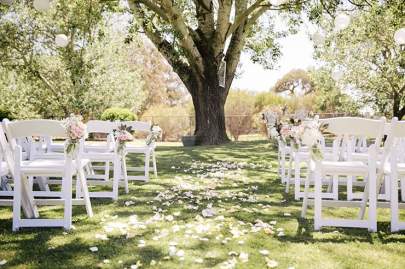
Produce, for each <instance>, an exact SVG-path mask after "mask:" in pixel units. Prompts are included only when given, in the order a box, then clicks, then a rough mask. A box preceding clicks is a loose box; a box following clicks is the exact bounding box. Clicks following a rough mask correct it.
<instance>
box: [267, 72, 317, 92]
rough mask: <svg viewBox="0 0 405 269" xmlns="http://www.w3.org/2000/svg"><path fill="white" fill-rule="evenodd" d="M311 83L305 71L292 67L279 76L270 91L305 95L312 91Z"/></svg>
mask: <svg viewBox="0 0 405 269" xmlns="http://www.w3.org/2000/svg"><path fill="white" fill-rule="evenodd" d="M313 88H314V86H313V83H312V80H311V77H310V76H309V74H308V73H307V71H305V70H302V69H293V70H291V71H290V72H288V73H287V74H285V75H284V76H283V77H282V78H280V79H279V80H278V81H277V82H276V84H275V85H274V87H273V88H272V89H271V91H274V92H276V93H283V92H287V93H288V94H289V95H305V94H308V93H310V92H312V91H313Z"/></svg>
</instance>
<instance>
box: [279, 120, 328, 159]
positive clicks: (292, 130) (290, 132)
mask: <svg viewBox="0 0 405 269" xmlns="http://www.w3.org/2000/svg"><path fill="white" fill-rule="evenodd" d="M326 128H327V124H322V123H320V122H319V119H318V118H314V119H311V120H309V119H308V120H305V121H301V120H296V119H291V120H290V123H289V124H285V125H283V126H282V127H281V129H280V137H281V139H282V140H283V141H284V143H287V142H290V144H291V147H292V148H293V149H294V150H298V148H299V147H300V146H307V147H308V148H309V150H310V152H311V155H312V158H313V159H314V160H320V159H322V157H323V156H322V140H323V135H322V133H323V132H324V131H325V130H326Z"/></svg>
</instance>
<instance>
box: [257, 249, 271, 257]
mask: <svg viewBox="0 0 405 269" xmlns="http://www.w3.org/2000/svg"><path fill="white" fill-rule="evenodd" d="M259 253H260V254H262V255H263V256H268V255H269V254H270V251H268V250H267V249H262V250H259Z"/></svg>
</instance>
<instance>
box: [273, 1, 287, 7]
mask: <svg viewBox="0 0 405 269" xmlns="http://www.w3.org/2000/svg"><path fill="white" fill-rule="evenodd" d="M288 1H289V0H270V4H272V5H273V6H280V5H283V4H286V3H287V2H288Z"/></svg>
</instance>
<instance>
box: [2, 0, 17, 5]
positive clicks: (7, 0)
mask: <svg viewBox="0 0 405 269" xmlns="http://www.w3.org/2000/svg"><path fill="white" fill-rule="evenodd" d="M13 3H14V0H0V4H4V5H8V6H11V5H12V4H13Z"/></svg>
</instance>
